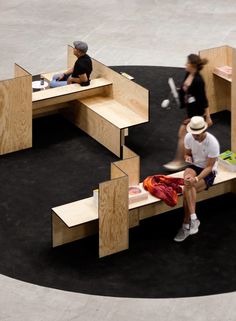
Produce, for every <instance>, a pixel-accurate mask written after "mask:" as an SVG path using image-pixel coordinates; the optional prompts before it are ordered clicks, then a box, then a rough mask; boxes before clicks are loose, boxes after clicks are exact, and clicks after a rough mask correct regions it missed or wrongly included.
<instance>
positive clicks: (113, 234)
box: [98, 176, 129, 257]
mask: <svg viewBox="0 0 236 321" xmlns="http://www.w3.org/2000/svg"><path fill="white" fill-rule="evenodd" d="M98 212H99V257H103V256H107V255H111V254H113V253H117V252H119V251H123V250H125V249H128V246H129V237H128V230H129V218H128V177H126V176H123V177H120V178H117V179H114V180H111V181H107V182H103V183H101V184H99V211H98Z"/></svg>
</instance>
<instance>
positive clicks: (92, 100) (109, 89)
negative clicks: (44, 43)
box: [0, 46, 149, 157]
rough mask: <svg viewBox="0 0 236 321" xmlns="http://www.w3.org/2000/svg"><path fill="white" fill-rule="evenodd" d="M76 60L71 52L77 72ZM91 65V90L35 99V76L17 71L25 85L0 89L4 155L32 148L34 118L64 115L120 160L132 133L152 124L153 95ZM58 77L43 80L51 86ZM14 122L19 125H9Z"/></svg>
mask: <svg viewBox="0 0 236 321" xmlns="http://www.w3.org/2000/svg"><path fill="white" fill-rule="evenodd" d="M76 59H77V58H76V57H75V56H74V54H73V48H72V47H70V46H68V59H67V67H66V68H65V70H66V69H68V68H71V67H73V65H74V62H75V60H76ZM92 63H93V72H92V75H91V83H90V85H89V86H86V87H82V86H80V85H79V84H72V85H67V86H63V87H57V88H50V89H46V90H41V91H38V92H33V93H32V86H31V83H32V75H31V74H30V73H28V72H27V71H25V70H24V69H23V68H21V67H19V66H18V67H16V73H18V74H19V75H20V76H21V77H20V79H21V80H19V79H18V78H17V77H19V75H18V76H17V77H15V78H14V79H12V80H4V81H3V82H1V83H0V88H1V93H2V97H4V98H3V99H2V101H1V103H0V104H1V105H0V106H1V110H3V112H2V114H0V121H1V122H3V123H5V124H7V125H5V126H4V127H3V128H2V136H1V137H2V138H3V139H2V141H1V145H0V155H1V154H5V153H9V152H13V151H18V150H21V149H24V148H30V147H32V118H35V117H42V116H45V115H49V114H52V113H57V112H60V113H62V114H63V115H64V116H65V117H66V118H67V119H69V120H70V121H71V122H73V123H74V124H75V125H76V126H77V127H79V128H80V129H82V130H83V131H85V132H86V133H87V134H88V135H90V136H91V137H93V138H94V139H95V140H97V141H98V142H99V143H101V144H102V145H104V146H105V147H106V148H108V149H109V150H110V151H111V152H113V153H114V154H115V155H117V156H118V157H120V156H121V146H122V145H123V144H124V142H125V135H126V133H127V129H128V128H129V127H132V126H135V125H138V124H142V123H145V122H148V121H149V92H148V90H147V89H145V88H143V87H141V86H140V85H138V84H136V83H135V82H132V81H130V80H129V79H127V78H126V77H124V76H122V75H120V74H119V73H117V72H115V71H113V70H112V69H111V68H109V67H107V66H105V65H104V64H102V63H100V62H98V61H96V60H95V59H92ZM16 66H17V65H16ZM17 70H18V71H17ZM19 70H21V71H19ZM62 72H63V71H62ZM56 73H58V71H55V72H50V73H42V74H43V76H44V78H45V79H47V80H49V81H50V80H51V78H52V75H53V74H56ZM23 77H24V78H23ZM18 83H20V85H18ZM16 84H17V85H16ZM22 97H25V98H24V101H22ZM13 105H14V108H13V107H12V106H13ZM18 105H19V106H18ZM22 106H23V107H22ZM22 108H23V109H22ZM19 110H20V111H21V112H20V113H19V112H18V111H19ZM16 111H17V113H16ZM16 116H17V117H16ZM11 119H14V120H13V121H12V122H10V124H11V125H9V121H8V120H11ZM18 124H22V125H18ZM20 126H24V128H23V127H20ZM19 128H21V129H20V130H21V131H22V132H20V134H19ZM25 128H27V130H26V129H25Z"/></svg>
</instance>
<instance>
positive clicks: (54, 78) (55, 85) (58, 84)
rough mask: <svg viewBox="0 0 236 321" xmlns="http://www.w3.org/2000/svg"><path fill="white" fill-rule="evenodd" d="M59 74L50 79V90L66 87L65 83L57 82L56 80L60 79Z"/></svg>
mask: <svg viewBox="0 0 236 321" xmlns="http://www.w3.org/2000/svg"><path fill="white" fill-rule="evenodd" d="M60 76H61V75H60V74H55V75H53V77H52V80H51V81H50V87H51V88H55V87H61V86H66V85H67V81H66V80H65V81H64V80H62V81H58V80H57V79H58V78H59V77H60Z"/></svg>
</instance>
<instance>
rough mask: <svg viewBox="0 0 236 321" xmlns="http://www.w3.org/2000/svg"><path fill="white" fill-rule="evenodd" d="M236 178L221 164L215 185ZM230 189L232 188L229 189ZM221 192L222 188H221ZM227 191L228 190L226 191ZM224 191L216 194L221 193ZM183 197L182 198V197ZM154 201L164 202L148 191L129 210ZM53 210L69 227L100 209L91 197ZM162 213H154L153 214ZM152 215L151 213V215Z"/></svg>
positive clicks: (91, 218)
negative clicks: (146, 196) (145, 197)
mask: <svg viewBox="0 0 236 321" xmlns="http://www.w3.org/2000/svg"><path fill="white" fill-rule="evenodd" d="M183 173H184V171H181V172H177V173H174V174H171V176H172V177H183ZM234 179H236V172H229V171H227V170H225V169H224V168H222V167H221V166H219V169H218V174H217V176H216V179H215V182H214V186H217V185H219V184H222V183H226V182H230V181H231V180H234ZM139 186H140V187H141V188H142V189H143V183H140V184H139ZM214 186H213V187H211V188H210V189H209V190H208V191H203V192H201V193H199V196H200V195H201V194H202V195H203V194H204V198H202V197H201V198H200V200H203V199H207V198H208V197H209V198H210V197H213V196H214V195H210V192H211V190H213V191H214ZM229 191H230V190H229ZM220 192H221V190H220ZM226 192H227V191H226ZM220 194H222V193H219V194H216V195H215V196H217V195H220ZM180 199H181V198H180ZM154 203H163V202H162V200H160V199H158V198H156V197H154V196H152V195H151V194H150V193H148V198H147V199H145V200H142V201H139V202H135V203H132V204H129V210H133V209H137V208H141V207H146V206H148V205H151V204H154ZM164 205H165V208H166V210H172V209H175V208H178V207H181V206H182V202H180V201H179V203H178V205H176V207H173V208H172V207H169V206H167V205H166V204H164ZM52 211H53V212H54V213H55V214H56V215H57V216H58V217H59V218H60V219H61V220H62V221H63V222H64V223H65V224H66V226H67V227H69V228H71V227H74V226H77V225H81V224H84V223H88V222H91V221H95V220H98V209H97V207H96V205H95V202H94V198H93V197H89V198H86V199H83V200H79V201H76V202H72V203H68V204H65V205H62V206H57V207H54V208H53V209H52ZM156 214H160V213H153V215H156ZM150 216H151V215H150Z"/></svg>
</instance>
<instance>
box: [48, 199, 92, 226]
mask: <svg viewBox="0 0 236 321" xmlns="http://www.w3.org/2000/svg"><path fill="white" fill-rule="evenodd" d="M52 211H53V212H54V213H55V214H56V215H57V216H58V217H59V218H60V219H61V220H62V221H63V222H64V223H65V224H66V226H68V227H74V226H77V225H80V224H84V223H87V222H91V221H93V220H96V219H98V210H97V207H96V206H95V203H94V199H93V197H88V198H85V199H83V200H80V201H76V202H72V203H68V204H65V205H61V206H57V207H54V208H52Z"/></svg>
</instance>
